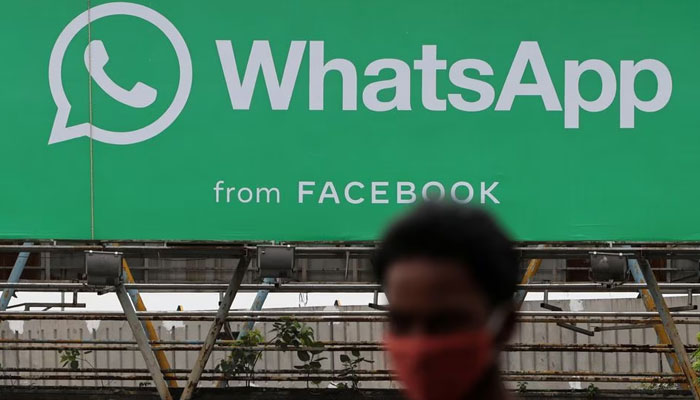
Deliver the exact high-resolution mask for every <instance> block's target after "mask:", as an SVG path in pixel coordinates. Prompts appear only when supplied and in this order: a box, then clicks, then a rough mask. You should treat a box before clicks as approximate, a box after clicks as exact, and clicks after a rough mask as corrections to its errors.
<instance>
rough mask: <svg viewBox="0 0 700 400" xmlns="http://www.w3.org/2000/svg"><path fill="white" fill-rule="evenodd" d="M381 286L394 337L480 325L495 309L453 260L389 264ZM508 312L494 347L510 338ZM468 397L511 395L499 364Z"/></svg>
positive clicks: (503, 398) (491, 399)
mask: <svg viewBox="0 0 700 400" xmlns="http://www.w3.org/2000/svg"><path fill="white" fill-rule="evenodd" d="M385 276H386V279H385V282H384V286H385V291H386V295H387V299H388V300H389V308H390V315H391V323H390V329H391V330H392V332H393V333H394V334H397V335H440V334H451V333H456V332H459V331H469V330H474V329H480V328H482V327H484V326H485V325H486V323H487V321H488V319H489V317H490V316H491V314H492V311H493V307H492V306H491V304H490V303H489V301H488V297H487V296H486V294H485V293H484V291H483V290H482V289H481V287H480V286H479V285H478V283H477V282H476V281H475V279H473V278H472V276H471V274H470V273H469V271H468V269H467V268H465V267H464V266H461V265H459V264H457V263H455V262H451V261H442V260H435V259H429V258H410V259H404V260H399V261H397V262H394V263H393V264H391V265H390V266H389V267H388V269H387V272H386V275H385ZM514 316H515V313H514V312H513V310H511V311H510V313H509V316H508V318H507V320H506V323H505V325H504V326H503V329H502V330H501V332H500V333H499V334H498V335H497V337H496V338H495V343H496V349H494V351H498V350H500V348H501V347H502V346H503V345H504V344H505V342H506V341H507V340H508V338H509V336H510V334H511V332H512V329H513V326H514V321H515V318H514ZM467 399H470V400H471V399H489V400H506V399H511V396H510V395H509V394H508V392H507V391H506V390H505V388H504V386H503V383H502V382H501V380H500V379H499V376H498V370H497V366H496V365H494V366H493V368H491V370H490V371H489V372H488V373H486V374H485V375H484V378H483V379H482V380H481V381H480V382H479V384H477V386H476V387H475V389H474V390H473V391H472V393H469V394H467V395H466V396H465V400H467Z"/></svg>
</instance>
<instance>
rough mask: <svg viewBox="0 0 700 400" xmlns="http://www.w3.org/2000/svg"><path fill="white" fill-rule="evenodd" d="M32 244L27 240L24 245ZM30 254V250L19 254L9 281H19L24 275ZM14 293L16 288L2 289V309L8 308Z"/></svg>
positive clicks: (0, 299)
mask: <svg viewBox="0 0 700 400" xmlns="http://www.w3.org/2000/svg"><path fill="white" fill-rule="evenodd" d="M30 246H32V243H31V242H25V243H24V245H23V247H30ZM29 254H30V253H29V252H28V251H22V252H20V253H19V254H18V255H17V260H15V265H14V266H13V267H12V271H11V272H10V277H9V278H7V282H8V283H16V282H19V278H20V277H21V276H22V272H23V271H24V267H25V266H26V265H27V260H28V259H29ZM13 294H15V290H14V289H5V290H3V291H2V296H0V311H5V310H7V306H8V305H9V304H10V299H12V295H13Z"/></svg>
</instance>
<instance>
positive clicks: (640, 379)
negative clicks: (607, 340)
mask: <svg viewBox="0 0 700 400" xmlns="http://www.w3.org/2000/svg"><path fill="white" fill-rule="evenodd" d="M357 378H358V380H360V381H363V382H366V381H394V380H396V377H395V376H394V375H360V376H357ZM3 379H4V380H94V381H150V380H151V377H150V375H114V374H109V375H107V374H90V375H87V374H80V375H77V374H72V375H61V374H44V375H33V374H32V375H10V374H0V380H3ZM166 379H167V380H178V381H184V380H186V379H187V376H186V375H170V376H168V377H166ZM501 379H503V380H506V381H548V382H634V383H683V382H685V377H683V376H658V375H657V376H607V375H579V374H570V375H543V374H540V373H537V374H536V375H508V374H503V375H502V376H501ZM200 380H202V381H253V382H284V381H287V382H306V381H311V380H314V381H343V380H349V378H344V377H339V376H338V375H284V376H282V375H278V376H265V375H258V374H257V372H256V375H255V377H254V378H252V379H251V378H250V377H246V376H233V377H223V376H220V375H204V376H202V377H201V378H200Z"/></svg>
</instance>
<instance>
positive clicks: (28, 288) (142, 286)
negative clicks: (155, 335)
mask: <svg viewBox="0 0 700 400" xmlns="http://www.w3.org/2000/svg"><path fill="white" fill-rule="evenodd" d="M124 286H125V287H126V288H127V290H138V291H139V292H141V293H149V292H151V293H154V292H213V293H220V292H222V291H224V290H226V286H227V284H225V283H133V284H125V285H124ZM646 287H647V285H646V284H640V283H625V284H616V285H609V284H600V283H558V284H553V283H531V284H527V285H518V289H520V290H526V291H528V292H544V291H548V292H550V293H556V292H600V291H605V292H629V293H635V292H638V291H639V290H640V289H645V288H646ZM659 287H660V288H661V290H662V291H664V292H682V293H687V292H688V291H689V290H691V291H696V292H700V283H659ZM0 289H16V290H18V291H24V292H36V291H40V292H50V291H66V292H68V291H71V292H72V291H78V292H98V291H99V292H104V291H113V289H110V288H103V287H96V286H91V285H87V284H82V283H65V282H17V283H7V282H0ZM260 290H267V291H270V292H277V293H307V292H308V293H312V292H325V293H336V292H339V293H373V292H375V291H381V290H382V287H381V285H379V284H375V283H354V284H348V283H318V284H315V283H305V284H302V283H286V284H280V285H266V284H242V285H241V289H240V291H242V292H257V291H260Z"/></svg>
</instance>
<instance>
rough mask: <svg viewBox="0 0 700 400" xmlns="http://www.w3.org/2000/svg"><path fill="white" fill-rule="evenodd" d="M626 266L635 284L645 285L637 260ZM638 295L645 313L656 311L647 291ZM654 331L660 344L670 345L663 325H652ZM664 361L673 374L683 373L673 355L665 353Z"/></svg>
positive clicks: (628, 262) (642, 291)
mask: <svg viewBox="0 0 700 400" xmlns="http://www.w3.org/2000/svg"><path fill="white" fill-rule="evenodd" d="M627 266H628V268H629V270H630V273H631V274H632V278H633V279H634V281H635V282H636V283H647V280H646V279H645V278H644V274H643V273H642V269H641V268H640V266H639V262H638V261H637V260H627ZM639 295H640V296H641V297H642V302H643V303H644V307H645V308H646V310H647V311H657V310H656V306H655V305H654V299H653V298H652V297H651V294H649V290H647V289H642V290H640V291H639ZM654 331H655V332H656V337H657V339H658V342H659V343H660V344H671V339H670V338H669V337H668V335H667V334H666V331H665V330H664V327H663V325H661V324H656V325H654ZM666 361H668V365H669V366H670V367H671V370H672V371H673V372H674V373H676V374H681V373H683V370H682V369H681V366H680V363H679V362H678V357H677V356H676V355H675V354H674V353H666Z"/></svg>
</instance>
